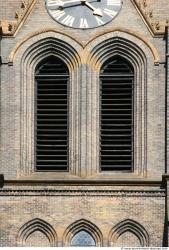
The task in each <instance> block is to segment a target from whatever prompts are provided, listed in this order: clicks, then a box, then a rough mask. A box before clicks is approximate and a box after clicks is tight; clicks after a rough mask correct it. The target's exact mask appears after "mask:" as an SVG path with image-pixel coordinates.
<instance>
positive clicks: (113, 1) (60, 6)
mask: <svg viewBox="0 0 169 250" xmlns="http://www.w3.org/2000/svg"><path fill="white" fill-rule="evenodd" d="M121 6H122V0H46V7H47V10H48V12H49V14H50V15H51V16H52V18H53V19H54V20H56V21H57V22H59V23H61V24H63V25H65V26H69V27H71V28H78V29H90V28H96V27H98V26H102V25H105V24H106V23H108V22H110V21H111V20H112V19H113V18H114V17H115V16H116V15H117V14H118V13H119V11H120V9H121Z"/></svg>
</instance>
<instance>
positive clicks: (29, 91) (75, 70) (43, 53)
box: [14, 32, 81, 179]
mask: <svg viewBox="0 0 169 250" xmlns="http://www.w3.org/2000/svg"><path fill="white" fill-rule="evenodd" d="M68 43H69V44H68ZM70 44H71V45H70ZM78 47H79V45H78V44H77V43H75V41H72V40H71V39H70V38H69V37H66V36H63V35H62V34H57V33H52V32H49V33H48V32H47V33H44V34H41V35H39V36H36V37H33V38H32V39H30V40H29V41H27V42H26V43H25V44H24V45H23V46H22V47H20V49H18V50H17V54H16V58H15V60H14V68H15V66H16V69H17V70H18V69H20V70H19V74H20V75H19V74H18V73H16V75H17V76H18V78H17V79H16V82H17V83H18V84H19V87H18V89H19V88H20V106H21V113H20V121H21V123H20V125H21V127H20V131H19V134H20V155H21V160H20V168H19V169H18V177H20V178H21V177H22V176H29V178H32V179H33V178H36V176H38V175H42V173H38V172H35V169H34V98H35V96H34V82H35V80H34V72H35V68H36V65H37V64H38V63H39V62H40V61H41V60H43V59H44V58H45V57H48V56H50V55H54V56H57V57H59V58H61V59H62V60H63V61H64V62H65V63H66V65H67V67H68V69H69V74H70V88H69V93H70V94H69V136H70V138H69V145H70V151H69V156H70V167H69V169H70V172H69V173H67V172H64V173H57V176H59V178H63V176H64V177H65V178H67V177H66V176H67V175H68V174H69V175H72V176H75V175H78V174H79V165H80V162H79V155H80V135H79V133H80V127H79V124H80V122H79V119H80V118H79V114H80V111H79V109H80V95H79V93H80V85H79V75H80V72H81V69H80V67H79V65H80V58H79V56H78V53H77V51H76V49H77V48H78ZM48 174H49V173H48ZM49 175H50V178H51V177H52V176H54V175H55V173H54V174H53V173H52V174H49Z"/></svg>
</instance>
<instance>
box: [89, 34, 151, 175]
mask: <svg viewBox="0 0 169 250" xmlns="http://www.w3.org/2000/svg"><path fill="white" fill-rule="evenodd" d="M136 44H138V45H136ZM138 46H139V47H138ZM86 49H88V50H89V49H90V53H89V58H88V65H87V67H88V69H87V70H88V72H89V74H88V75H90V76H91V77H90V79H89V81H88V85H87V96H89V97H90V99H88V107H87V114H88V115H87V118H86V119H87V122H86V124H88V129H87V131H92V134H88V138H87V143H88V146H87V148H88V151H87V157H86V158H87V159H88V162H87V166H88V169H89V170H88V171H89V172H90V173H91V174H92V175H95V178H97V177H98V175H99V176H100V178H101V177H102V174H103V173H102V172H101V173H100V170H99V155H98V152H99V129H100V128H99V122H98V121H99V115H100V114H99V107H100V101H99V96H100V95H99V85H100V79H99V74H100V69H101V66H102V64H103V63H104V61H106V60H107V59H108V58H110V57H112V56H115V55H119V56H121V57H124V58H125V59H126V60H128V61H129V62H130V63H131V65H133V68H134V74H135V82H134V87H135V88H134V114H135V115H134V138H135V142H134V172H133V173H130V174H129V173H128V175H130V176H132V175H135V177H136V176H142V177H145V176H146V175H147V71H148V66H149V63H151V62H148V61H147V58H148V57H146V55H147V53H150V51H149V50H147V47H145V44H143V42H142V41H140V40H138V39H137V38H135V37H133V36H130V35H128V34H125V33H122V32H112V33H108V34H106V35H104V36H101V37H98V38H96V39H95V40H93V41H92V42H91V43H89V44H88V45H87V47H86ZM151 57H152V55H150V58H151ZM114 174H115V173H113V174H112V173H109V175H111V176H113V175H114Z"/></svg>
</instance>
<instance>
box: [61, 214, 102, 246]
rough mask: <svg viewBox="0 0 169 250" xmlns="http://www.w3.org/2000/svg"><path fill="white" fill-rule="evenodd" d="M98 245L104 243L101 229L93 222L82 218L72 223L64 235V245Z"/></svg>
mask: <svg viewBox="0 0 169 250" xmlns="http://www.w3.org/2000/svg"><path fill="white" fill-rule="evenodd" d="M82 244H83V246H87V245H88V246H89V245H90V246H97V247H101V246H102V245H103V236H102V233H101V231H100V229H99V228H98V227H97V226H96V225H94V224H93V223H92V222H90V221H88V220H85V219H81V220H78V221H75V222H74V223H72V224H71V225H70V226H68V228H67V229H66V231H65V233H64V236H63V245H64V246H74V245H77V246H78V245H79V246H80V245H81V246H82Z"/></svg>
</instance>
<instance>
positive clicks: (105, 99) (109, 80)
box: [100, 56, 134, 171]
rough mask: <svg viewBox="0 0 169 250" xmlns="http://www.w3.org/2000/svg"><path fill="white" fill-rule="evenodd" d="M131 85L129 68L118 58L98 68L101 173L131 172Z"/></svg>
mask: <svg viewBox="0 0 169 250" xmlns="http://www.w3.org/2000/svg"><path fill="white" fill-rule="evenodd" d="M133 81H134V69H133V67H132V65H131V64H130V63H129V62H128V61H127V60H126V59H124V58H122V57H120V56H114V57H112V58H110V59H108V60H107V61H106V62H105V63H104V64H103V66H102V68H101V73H100V96H101V102H100V103H101V107H100V108H101V114H100V166H101V171H132V170H133V141H134V138H133V134H134V131H133V122H134V118H133Z"/></svg>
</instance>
